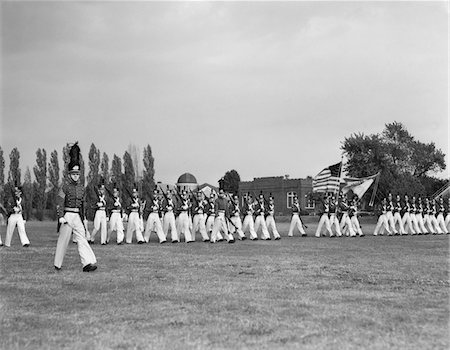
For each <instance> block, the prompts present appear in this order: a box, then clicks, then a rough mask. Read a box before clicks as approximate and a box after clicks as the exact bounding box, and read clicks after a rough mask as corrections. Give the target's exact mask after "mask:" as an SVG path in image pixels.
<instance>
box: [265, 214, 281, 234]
mask: <svg viewBox="0 0 450 350" xmlns="http://www.w3.org/2000/svg"><path fill="white" fill-rule="evenodd" d="M266 226H267V231H269V233H270V231H272V235H273V238H275V239H277V238H280V234H279V233H278V230H277V225H276V224H275V218H274V217H273V215H268V216H267V217H266Z"/></svg>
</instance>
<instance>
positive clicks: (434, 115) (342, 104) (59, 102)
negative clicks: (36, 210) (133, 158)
mask: <svg viewBox="0 0 450 350" xmlns="http://www.w3.org/2000/svg"><path fill="white" fill-rule="evenodd" d="M1 10H2V11H1V22H2V35H1V38H2V54H1V58H2V77H1V82H2V116H1V124H0V127H1V133H0V144H1V146H2V148H3V150H4V155H5V158H7V164H9V159H8V158H9V153H10V152H11V149H12V148H13V147H15V146H16V147H18V149H19V151H20V154H21V166H22V167H23V168H24V167H25V166H27V165H28V166H30V168H31V169H32V166H33V165H34V164H35V159H36V156H35V152H36V150H37V148H39V147H43V148H45V149H46V150H47V152H48V154H49V153H50V152H51V151H52V150H54V149H57V150H58V152H59V153H60V154H61V150H62V147H63V146H64V145H65V143H66V142H73V141H75V140H78V141H79V143H80V147H81V149H82V151H83V153H84V156H85V157H87V153H88V150H89V147H90V144H91V143H92V142H94V143H95V145H96V146H97V147H98V148H99V149H100V150H101V151H102V152H103V151H104V152H106V153H107V154H108V155H109V156H110V159H111V158H112V155H113V154H114V153H116V154H117V155H119V156H120V157H122V156H123V153H124V152H125V150H126V149H127V147H128V145H129V144H130V143H131V144H135V145H136V146H138V147H140V148H141V150H142V149H143V147H144V146H145V145H147V144H150V145H151V147H152V150H153V155H154V157H155V171H156V174H155V178H156V180H160V181H163V182H175V181H176V180H177V178H178V176H179V175H180V174H182V173H184V172H186V171H187V172H191V173H192V174H194V175H195V176H196V177H197V180H198V181H199V182H200V183H203V182H209V183H212V184H215V183H217V180H218V179H219V178H220V177H221V176H223V174H224V173H225V172H226V171H228V170H231V169H236V170H237V171H238V172H239V174H240V175H241V179H242V180H251V179H253V177H262V176H282V175H285V174H289V175H290V177H291V178H297V177H305V176H307V175H311V176H314V175H316V174H317V173H318V172H319V171H320V170H321V169H323V168H324V167H326V166H328V165H331V164H333V163H336V162H338V161H339V160H340V157H341V150H340V147H341V142H342V141H343V140H344V138H345V137H348V136H350V135H351V134H352V133H357V132H362V133H364V134H372V133H379V132H381V131H382V130H383V128H384V124H385V123H390V122H393V121H398V122H401V123H403V124H404V125H405V126H406V128H407V129H408V130H409V132H410V133H411V134H412V135H413V136H415V137H416V139H418V140H420V141H422V142H431V141H434V142H435V143H436V145H437V147H438V148H440V149H441V150H442V151H443V152H444V153H446V155H447V158H446V159H447V164H448V145H449V143H448V132H449V129H448V93H449V91H448V76H449V75H448V27H447V21H448V4H447V2H431V3H430V2H375V3H369V2H362V3H361V2H269V3H268V2H169V3H163V2H132V3H128V2H104V3H102V2H91V3H88V2H79V3H77V2H64V3H57V2H2V3H1ZM8 168H9V167H8V165H7V169H8ZM7 169H6V170H7ZM22 174H23V173H22ZM447 174H448V170H446V171H445V172H444V173H441V174H439V176H440V177H443V176H447Z"/></svg>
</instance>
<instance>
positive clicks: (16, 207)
mask: <svg viewBox="0 0 450 350" xmlns="http://www.w3.org/2000/svg"><path fill="white" fill-rule="evenodd" d="M8 209H9V210H8V215H9V217H8V225H7V227H6V237H5V246H6V247H10V246H11V240H12V236H13V233H14V229H15V228H16V226H17V231H18V232H19V238H20V243H22V246H23V247H29V246H30V241H29V240H28V236H27V233H26V231H25V223H26V218H24V215H25V212H24V211H23V197H22V188H21V187H20V186H18V184H17V182H16V184H15V187H14V193H13V196H12V197H11V198H10V200H9V201H8ZM0 242H1V239H0Z"/></svg>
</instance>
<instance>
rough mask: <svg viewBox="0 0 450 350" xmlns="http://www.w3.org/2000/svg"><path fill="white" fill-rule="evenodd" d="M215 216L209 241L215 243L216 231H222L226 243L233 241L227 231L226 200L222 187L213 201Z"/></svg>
mask: <svg viewBox="0 0 450 350" xmlns="http://www.w3.org/2000/svg"><path fill="white" fill-rule="evenodd" d="M214 207H215V218H214V226H213V229H212V233H211V243H215V242H216V240H217V233H218V232H220V231H222V232H223V236H224V237H225V239H226V240H227V241H228V243H234V237H233V235H232V234H230V233H229V232H228V225H227V222H226V220H227V217H228V200H227V199H226V198H225V193H224V190H223V189H220V190H219V197H218V198H217V199H216V202H215V205H214Z"/></svg>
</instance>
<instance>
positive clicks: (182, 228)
mask: <svg viewBox="0 0 450 350" xmlns="http://www.w3.org/2000/svg"><path fill="white" fill-rule="evenodd" d="M189 221H190V220H189V216H188V213H187V212H185V211H182V212H181V213H180V215H178V229H179V235H180V238H181V234H183V236H184V241H185V242H192V236H191V230H190V222H189Z"/></svg>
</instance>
